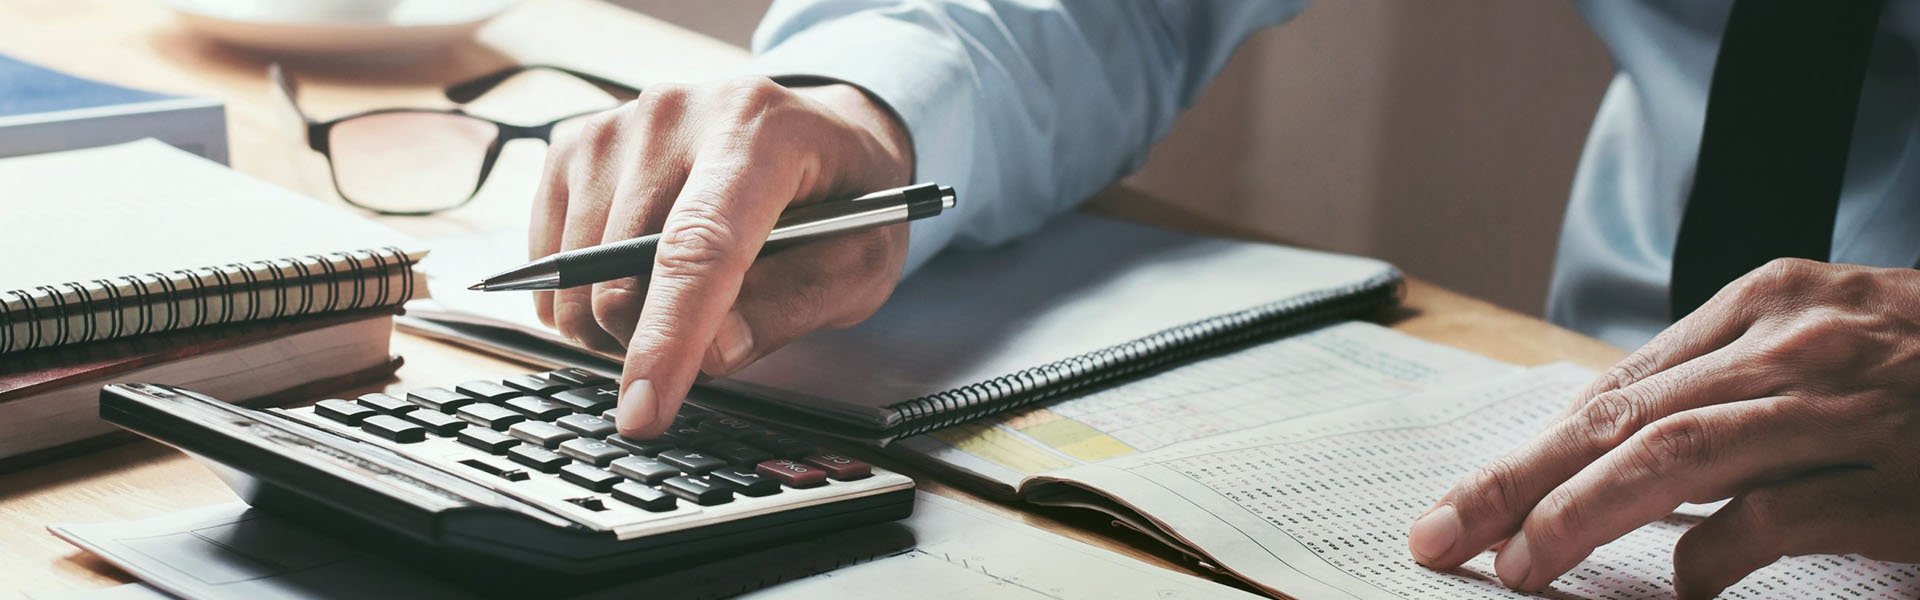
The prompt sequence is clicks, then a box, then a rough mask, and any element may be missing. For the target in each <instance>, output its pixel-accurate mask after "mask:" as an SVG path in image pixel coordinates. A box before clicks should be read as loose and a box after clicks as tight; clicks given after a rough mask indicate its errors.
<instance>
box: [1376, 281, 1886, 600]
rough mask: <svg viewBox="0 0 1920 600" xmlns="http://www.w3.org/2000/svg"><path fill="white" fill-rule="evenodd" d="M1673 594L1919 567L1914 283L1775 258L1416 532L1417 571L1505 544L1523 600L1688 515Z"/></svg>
mask: <svg viewBox="0 0 1920 600" xmlns="http://www.w3.org/2000/svg"><path fill="white" fill-rule="evenodd" d="M1724 498H1732V499H1733V501H1732V502H1730V503H1728V504H1727V505H1726V507H1724V508H1722V509H1720V511H1719V512H1717V513H1715V514H1714V515H1713V516H1712V517H1711V518H1708V519H1707V520H1706V521H1704V522H1702V523H1701V524H1700V525H1698V526H1696V527H1694V528H1693V529H1692V530H1691V531H1688V532H1687V534H1686V535H1685V536H1684V537H1682V538H1681V539H1680V543H1679V544H1678V546H1677V547H1675V548H1674V557H1673V564H1674V583H1675V587H1676V588H1677V591H1678V592H1679V594H1680V595H1681V596H1682V597H1699V598H1706V597H1711V596H1714V595H1716V594H1718V593H1719V592H1720V590H1722V589H1724V588H1726V587H1728V586H1730V585H1733V584H1734V583H1736V582H1738V581H1739V580H1740V579H1741V578H1743V577H1745V576H1746V575H1747V574H1748V573H1751V572H1753V571H1754V570H1756V569H1759V568H1761V567H1764V566H1767V565H1768V564H1771V563H1773V562H1774V561H1775V560H1776V559H1778V558H1780V557H1782V556H1795V555H1803V554H1829V553H1832V554H1847V553H1857V554H1861V555H1864V556H1866V557H1868V558H1873V559H1880V560H1895V561H1902V562H1914V561H1920V536H1917V535H1915V532H1920V271H1914V270H1910V269H1875V268H1867V267H1858V266H1848V265H1832V264H1826V263H1817V262H1811V261H1804V260H1778V261H1774V262H1772V263H1769V264H1767V265H1766V266H1764V267H1761V268H1760V269H1757V270H1755V271H1754V272H1752V273H1750V274H1748V275H1747V276H1745V277H1742V278H1741V279H1740V280H1738V281H1735V282H1733V283H1731V284H1729V285H1728V286H1727V287H1726V288H1725V289H1722V290H1721V291H1720V293H1719V294H1718V295H1716V296H1714V297H1713V299H1712V300H1709V301H1708V302H1707V303H1706V304H1705V305H1703V306H1701V307H1700V309H1699V310H1697V311H1694V313H1693V314H1691V315H1688V316H1687V317H1686V318H1684V319H1681V320H1680V321H1679V322H1678V323H1675V324H1674V325H1673V326H1672V327H1670V328H1668V329H1667V330H1666V331H1665V332H1662V333H1661V334H1660V335H1659V336H1658V337H1655V338H1654V339H1653V341H1651V342H1648V343H1647V345H1646V346H1644V347H1642V348H1641V349H1640V350H1639V351H1637V352H1634V353H1633V354H1632V355H1631V356H1628V357H1627V358H1626V360H1624V361H1621V362H1620V364H1618V365H1616V366H1614V367H1613V369H1611V370H1609V371H1608V372H1607V373H1606V374H1605V375H1603V376H1601V377H1600V378H1599V380H1598V381H1596V382H1594V384H1593V385H1592V386H1590V387H1589V388H1588V389H1587V390H1586V391H1585V392H1584V393H1582V394H1580V395H1579V396H1578V397H1577V398H1575V403H1574V404H1573V405H1572V406H1570V407H1568V409H1567V410H1566V411H1565V412H1564V413H1563V414H1562V415H1561V416H1560V417H1559V418H1558V419H1557V420H1556V421H1555V422H1553V423H1552V424H1551V425H1549V426H1548V427H1547V429H1546V431H1544V432H1543V433H1542V434H1541V435H1540V436H1539V437H1538V438H1536V439H1534V440H1533V441H1531V442H1529V443H1527V444H1526V445H1524V446H1522V447H1520V448H1519V449H1516V450H1514V451H1513V452H1512V453H1510V454H1508V455H1507V456H1505V457H1503V458H1501V459H1499V460H1496V461H1494V462H1493V463H1491V464H1489V465H1487V466H1486V467H1484V468H1482V469H1481V470H1480V471H1478V472H1476V473H1474V474H1473V475H1471V476H1469V477H1468V478H1467V479H1466V480H1465V481H1464V482H1462V483H1460V484H1459V485H1457V486H1455V487H1454V488H1453V490H1451V491H1449V492H1447V494H1446V495H1445V496H1443V497H1442V498H1441V499H1440V501H1439V503H1438V504H1437V505H1435V507H1434V508H1432V509H1430V510H1429V511H1428V512H1427V513H1426V514H1425V515H1422V516H1421V517H1420V518H1419V519H1418V520H1416V521H1415V522H1414V524H1413V528H1412V531H1411V532H1410V535H1409V546H1410V549H1411V551H1412V553H1413V555H1414V557H1415V559H1417V560H1418V561H1419V562H1420V563H1421V564H1423V565H1426V566H1429V567H1432V568H1438V569H1450V568H1453V567H1456V566H1458V565H1460V563H1462V562H1465V561H1466V560H1467V559H1469V558H1472V557H1473V556H1474V555H1476V554H1479V553H1480V551H1482V550H1485V549H1487V548H1488V547H1492V546H1494V545H1496V544H1502V542H1504V544H1503V545H1501V546H1500V548H1499V556H1498V557H1497V558H1496V559H1495V561H1494V569H1495V571H1496V572H1497V573H1498V575H1499V577H1500V580H1501V582H1503V583H1505V584H1506V585H1507V586H1508V587H1512V588H1515V589H1519V590H1527V591H1535V590H1540V589H1543V588H1545V587H1546V586H1547V585H1548V584H1549V583H1552V581H1553V580H1554V579H1555V578H1556V577H1559V576H1560V575H1561V574H1562V573H1565V572H1567V570H1569V569H1571V568H1572V567H1574V566H1575V565H1577V564H1578V563H1579V562H1580V561H1581V560H1582V559H1584V558H1586V556H1587V554H1589V553H1590V552H1592V551H1593V549H1594V548H1595V547H1597V546H1599V545H1601V544H1605V543H1607V542H1609V541H1611V540H1613V539H1615V538H1618V537H1620V536H1621V535H1623V534H1625V533H1627V532H1629V531H1632V530H1633V529H1636V528H1638V527H1640V526H1641V525H1644V524H1646V523H1649V522H1652V521H1655V520H1658V519H1660V518H1662V517H1664V516H1666V515H1667V514H1668V513H1669V512H1671V511H1673V509H1674V508H1676V507H1677V506H1679V505H1680V503H1682V502H1710V501H1715V500H1720V499H1724Z"/></svg>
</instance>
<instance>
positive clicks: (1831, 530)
mask: <svg viewBox="0 0 1920 600" xmlns="http://www.w3.org/2000/svg"><path fill="white" fill-rule="evenodd" d="M1871 473H1872V472H1871V471H1868V470H1865V469H1843V470H1835V471H1826V472H1821V473H1815V474H1811V475H1808V476H1806V477H1802V478H1799V479H1794V480H1790V481H1785V482H1782V483H1778V484H1774V485H1769V486H1764V487H1760V488H1756V489H1753V490H1751V491H1748V492H1745V493H1742V494H1740V495H1738V496H1735V497H1734V499H1733V501H1732V502H1728V503H1727V505H1726V506H1724V507H1721V509H1720V510H1719V511H1717V512H1715V513H1714V514H1713V516H1711V517H1708V518H1707V519H1706V520H1705V521H1702V522H1700V524H1699V525H1696V526H1694V528H1693V529H1691V530H1689V531H1687V533H1686V535H1683V536H1680V542H1679V543H1678V544H1676V545H1675V546H1674V548H1673V587H1674V595H1675V596H1677V597H1679V598H1681V599H1682V600H1686V599H1690V598H1713V597H1715V596H1718V595H1720V592H1721V591H1723V590H1725V589H1726V588H1728V587H1731V586H1733V585H1734V584H1736V583H1739V582H1740V580H1741V579H1744V578H1746V576H1747V575H1749V574H1751V573H1753V572H1754V571H1758V570H1760V569H1762V568H1765V567H1766V566H1767V565H1770V564H1773V563H1774V561H1777V560H1779V559H1780V558H1781V557H1786V556H1802V555H1807V554H1828V553H1844V552H1851V551H1852V550H1849V549H1848V548H1847V546H1848V545H1849V543H1848V540H1854V541H1855V542H1858V541H1859V540H1863V539H1870V538H1873V537H1877V536H1879V535H1882V533H1879V532H1876V531H1873V530H1875V529H1877V528H1878V526H1876V525H1874V524H1873V523H1871V521H1872V520H1873V518H1872V517H1873V515H1871V514H1867V513H1868V512H1869V511H1865V510H1862V508H1861V507H1863V506H1868V505H1869V504H1868V503H1869V502H1871V501H1872V500H1871V496H1872V495H1873V492H1872V490H1873V485H1872V480H1871V477H1872V475H1871Z"/></svg>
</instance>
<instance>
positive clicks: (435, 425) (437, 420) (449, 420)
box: [400, 410, 467, 435]
mask: <svg viewBox="0 0 1920 600" xmlns="http://www.w3.org/2000/svg"><path fill="white" fill-rule="evenodd" d="M400 418H402V419H406V420H408V421H413V422H414V423H416V424H419V425H420V426H421V427H425V428H427V433H431V434H434V435H453V432H456V431H459V430H460V429H461V428H462V427H466V426H467V422H466V421H462V420H460V417H456V416H453V415H449V414H447V413H443V412H440V411H437V410H415V411H408V412H406V413H404V414H401V415H400Z"/></svg>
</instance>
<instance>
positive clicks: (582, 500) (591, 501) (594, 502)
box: [562, 465, 618, 511]
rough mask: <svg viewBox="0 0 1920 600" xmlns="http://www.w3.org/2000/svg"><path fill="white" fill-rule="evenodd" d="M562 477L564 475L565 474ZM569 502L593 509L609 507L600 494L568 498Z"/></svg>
mask: <svg viewBox="0 0 1920 600" xmlns="http://www.w3.org/2000/svg"><path fill="white" fill-rule="evenodd" d="M569 466H572V465H569ZM562 477H564V475H563V476H562ZM615 479H618V478H617V477H616V478H615ZM567 502H570V503H572V504H573V505H574V506H578V507H580V508H584V509H587V510H592V511H602V510H606V509H607V503H606V502H604V501H601V500H600V497H599V496H581V497H579V498H568V499H567Z"/></svg>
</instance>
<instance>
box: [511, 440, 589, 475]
mask: <svg viewBox="0 0 1920 600" xmlns="http://www.w3.org/2000/svg"><path fill="white" fill-rule="evenodd" d="M507 458H511V459H513V462H517V463H520V464H523V465H526V466H529V467H533V468H535V469H539V470H541V471H542V472H546V473H552V472H555V471H559V470H560V467H563V466H566V465H570V464H573V459H570V458H567V457H565V456H561V455H559V454H558V453H555V452H554V451H552V450H548V449H546V448H541V447H539V446H530V445H527V444H521V445H518V446H514V447H512V448H508V449H507Z"/></svg>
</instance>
